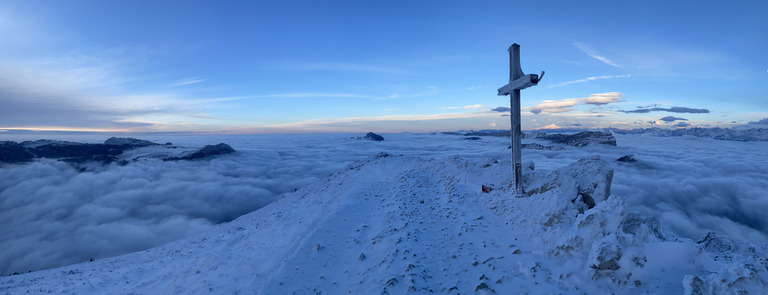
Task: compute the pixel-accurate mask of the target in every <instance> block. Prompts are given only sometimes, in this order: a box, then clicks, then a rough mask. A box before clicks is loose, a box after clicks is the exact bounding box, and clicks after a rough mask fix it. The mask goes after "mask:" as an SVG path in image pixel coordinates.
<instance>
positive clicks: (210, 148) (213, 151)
mask: <svg viewBox="0 0 768 295" xmlns="http://www.w3.org/2000/svg"><path fill="white" fill-rule="evenodd" d="M234 152H235V149H233V148H232V147H231V146H229V145H227V144H226V143H220V144H217V145H206V146H204V147H203V148H201V149H199V150H197V151H195V152H193V153H191V154H189V155H186V156H183V157H170V158H165V159H163V160H164V161H177V160H196V159H203V158H207V157H211V156H216V155H225V154H229V153H234Z"/></svg>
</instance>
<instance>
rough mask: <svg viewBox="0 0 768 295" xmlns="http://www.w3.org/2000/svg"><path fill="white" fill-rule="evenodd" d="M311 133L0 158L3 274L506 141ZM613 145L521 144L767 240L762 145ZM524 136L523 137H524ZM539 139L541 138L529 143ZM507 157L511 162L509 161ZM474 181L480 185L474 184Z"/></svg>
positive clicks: (700, 224)
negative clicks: (117, 155)
mask: <svg viewBox="0 0 768 295" xmlns="http://www.w3.org/2000/svg"><path fill="white" fill-rule="evenodd" d="M363 135H364V134H311V135H228V136H217V135H197V136H191V135H178V134H177V135H174V134H170V135H156V134H155V135H136V136H134V137H137V138H141V139H146V140H151V141H154V142H159V143H165V142H173V143H174V144H175V145H179V146H190V147H201V146H203V145H206V144H216V143H219V142H225V143H228V144H229V145H230V146H232V147H233V148H234V149H235V150H237V153H235V154H231V155H224V156H219V157H215V158H213V159H208V160H200V161H174V162H162V161H159V160H158V161H155V160H148V161H139V162H135V163H131V164H128V165H125V166H119V165H114V164H113V165H109V166H106V167H101V166H94V167H91V168H90V169H88V171H86V172H79V171H77V170H76V169H74V168H73V167H71V166H70V165H69V164H66V163H63V162H59V161H55V160H41V161H37V162H34V163H31V164H23V165H5V166H2V167H0V223H2V224H3V227H0V249H3V251H0V274H10V273H13V272H26V271H29V270H33V271H34V270H39V269H45V268H51V267H56V266H62V265H67V264H71V263H78V262H84V261H88V260H89V259H90V258H94V259H100V258H104V257H110V256H114V255H119V254H123V253H128V252H133V251H140V250H144V249H148V248H151V247H154V246H158V245H161V244H164V243H167V242H170V241H173V240H177V239H179V238H182V237H186V236H190V235H193V234H196V233H200V232H202V231H205V230H207V229H210V228H212V226H214V225H215V224H218V223H221V222H226V221H230V220H233V219H235V218H237V217H238V216H240V215H242V214H245V213H248V212H252V211H254V210H256V209H258V208H260V207H263V206H265V205H266V204H268V203H269V202H271V201H273V200H274V199H276V198H279V197H280V196H282V195H284V194H286V193H289V192H293V191H294V190H297V189H301V188H302V187H304V186H306V185H308V184H309V183H312V182H314V181H318V180H320V179H322V178H324V177H326V176H328V175H330V174H332V173H334V172H335V171H338V170H340V169H343V168H344V167H345V166H347V165H348V164H350V163H351V162H353V161H356V160H359V159H363V158H365V157H369V156H372V155H375V154H377V153H379V152H381V151H385V152H388V153H390V154H396V155H397V154H404V155H413V156H421V157H435V158H440V157H445V156H451V155H456V154H458V155H460V156H462V157H465V158H472V159H499V160H502V161H504V160H507V159H508V158H509V155H510V151H509V150H508V149H507V146H508V145H509V140H508V139H507V138H500V137H484V138H482V139H481V140H477V141H472V140H465V139H464V138H463V137H461V136H453V135H439V134H438V135H429V134H407V133H404V134H383V135H384V137H385V141H382V142H373V141H367V140H358V139H354V138H352V137H357V136H363ZM108 137H109V136H105V135H101V134H75V135H72V134H69V135H63V134H41V133H34V134H19V133H13V134H2V133H0V140H14V141H22V140H34V139H40V138H49V139H50V138H53V139H61V140H71V141H78V142H91V143H96V142H103V141H104V140H105V139H106V138H108ZM617 139H618V145H619V146H618V147H613V146H606V145H593V146H589V147H585V148H576V147H567V148H566V149H564V150H561V151H547V150H524V151H523V158H524V161H529V160H532V161H534V162H535V163H536V167H537V169H554V168H558V167H561V166H565V165H567V164H569V163H572V162H574V161H576V160H577V159H579V158H582V157H586V156H590V155H596V154H597V155H601V156H603V157H604V158H605V159H607V160H610V161H612V162H613V160H615V159H617V158H619V157H621V156H623V155H628V154H634V155H635V158H636V159H637V160H638V161H637V162H634V163H620V162H614V166H615V169H616V173H615V176H614V182H613V193H614V194H615V195H621V196H625V197H627V198H629V200H630V204H631V205H630V206H631V210H633V211H640V212H643V213H645V214H649V215H652V216H656V217H658V218H659V219H660V220H661V222H662V225H663V226H665V227H666V228H667V229H669V230H671V231H673V232H675V233H677V234H678V235H680V236H682V237H685V238H691V239H696V238H698V237H700V236H701V235H703V234H704V233H706V232H707V231H710V230H713V231H718V232H721V233H724V234H727V235H730V236H733V237H736V238H740V239H744V240H747V241H750V242H753V243H756V244H764V243H766V242H768V235H767V234H766V229H768V217H766V215H764V214H763V213H762V212H766V210H768V193H767V192H768V181H767V180H766V179H767V178H768V165H767V164H768V157H766V152H765V151H766V150H768V143H760V142H730V141H717V140H712V139H706V138H694V137H682V138H662V137H654V136H648V135H627V136H617ZM524 142H530V141H529V140H524ZM538 142H539V143H542V144H545V145H546V144H547V143H546V142H541V141H538ZM506 163H509V162H508V160H507V162H506ZM479 186H480V184H478V187H479Z"/></svg>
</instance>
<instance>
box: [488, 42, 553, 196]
mask: <svg viewBox="0 0 768 295" xmlns="http://www.w3.org/2000/svg"><path fill="white" fill-rule="evenodd" d="M507 51H509V83H508V84H507V85H504V86H502V87H501V88H499V94H498V95H500V96H501V95H507V94H509V105H510V109H509V113H510V118H511V121H512V126H511V129H512V130H511V132H510V134H509V136H510V137H511V139H512V183H514V185H515V193H517V194H522V193H523V183H522V181H523V169H522V163H521V159H520V138H521V136H522V131H521V129H520V90H521V89H525V88H528V87H531V86H535V85H536V84H538V83H539V81H541V78H543V77H544V71H541V76H539V75H536V74H528V75H526V74H523V70H522V69H520V45H517V43H515V44H512V46H509V49H507Z"/></svg>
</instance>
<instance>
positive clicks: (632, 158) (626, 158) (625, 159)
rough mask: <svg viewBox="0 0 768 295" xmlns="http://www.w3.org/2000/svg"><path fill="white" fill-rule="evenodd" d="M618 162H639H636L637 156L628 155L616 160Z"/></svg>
mask: <svg viewBox="0 0 768 295" xmlns="http://www.w3.org/2000/svg"><path fill="white" fill-rule="evenodd" d="M616 161H619V162H625V163H632V162H637V160H635V155H626V156H623V157H621V158H618V159H616Z"/></svg>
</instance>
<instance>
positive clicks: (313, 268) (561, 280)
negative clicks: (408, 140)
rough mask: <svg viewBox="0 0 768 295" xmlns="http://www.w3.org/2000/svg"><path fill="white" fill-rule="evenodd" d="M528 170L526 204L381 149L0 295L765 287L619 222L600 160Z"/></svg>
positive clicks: (699, 248) (754, 258)
mask: <svg viewBox="0 0 768 295" xmlns="http://www.w3.org/2000/svg"><path fill="white" fill-rule="evenodd" d="M533 166H534V165H532V164H529V165H526V167H529V168H528V169H527V170H526V173H525V175H526V176H525V179H524V183H526V185H527V187H528V188H530V189H531V190H530V191H531V193H529V195H519V196H516V195H513V194H512V193H511V192H510V189H508V184H507V183H506V182H507V175H508V173H509V162H504V161H501V162H499V161H495V160H487V159H486V160H466V159H463V158H461V157H458V156H454V157H448V158H442V159H423V158H419V157H410V156H391V155H389V154H386V153H380V154H378V155H377V156H373V157H370V158H368V159H366V160H362V161H358V162H356V163H354V164H352V165H350V166H348V167H347V168H346V169H344V170H342V171H338V172H337V173H335V174H333V175H331V176H329V177H327V178H325V179H323V180H322V181H319V182H316V183H314V184H312V185H310V186H308V187H305V188H304V189H302V190H300V191H298V192H296V193H292V194H287V195H285V196H284V197H283V198H281V199H278V200H277V201H275V202H273V203H271V204H270V205H268V206H266V207H264V208H262V209H259V210H257V211H255V212H253V213H250V214H247V215H244V216H242V217H240V218H238V219H237V220H235V221H232V222H229V223H226V224H221V225H219V226H217V227H216V229H215V230H213V231H210V232H206V233H203V234H200V235H197V236H194V237H191V238H187V239H184V240H180V241H176V242H173V243H170V244H167V245H165V246H161V247H158V248H153V249H150V250H146V251H143V252H136V253H132V254H128V255H123V256H118V257H113V258H108V259H102V260H96V261H93V262H86V263H82V264H77V265H71V266H67V267H63V268H58V269H51V270H45V271H39V272H34V273H29V274H23V275H18V276H10V277H2V278H0V294H5V293H9V294H16V293H25V292H30V293H72V294H86V293H131V292H133V293H141V294H144V293H150V294H169V293H176V294H181V293H209V292H213V293H217V294H221V293H255V294H290V293H297V294H307V293H311V294H316V293H322V294H338V293H353V294H404V293H443V294H459V293H461V294H473V293H494V292H495V293H497V294H524V293H537V294H539V293H568V294H594V293H601V294H604V293H620V294H641V293H656V294H658V293H673V294H674V293H677V294H679V293H682V292H683V291H685V292H686V293H692V294H697V292H704V293H707V294H708V293H713V292H714V293H736V292H739V291H749V292H750V294H751V293H760V292H761V291H763V292H765V291H766V290H767V289H766V286H768V271H767V269H768V268H767V267H768V264H767V263H766V256H765V251H757V250H753V249H760V248H757V247H754V246H751V245H746V244H744V243H743V242H736V241H734V240H730V239H727V238H722V237H720V236H716V235H712V236H710V237H705V238H704V239H702V240H701V241H698V242H695V241H691V240H685V239H679V238H676V237H673V236H672V235H671V234H669V233H667V232H665V231H664V230H663V227H662V226H663V225H660V224H659V223H658V221H657V220H655V219H654V218H648V217H644V216H642V215H639V214H635V213H628V208H627V206H628V205H627V203H626V202H625V201H624V199H623V198H622V197H620V196H612V195H610V181H611V176H612V170H611V169H610V166H609V165H608V164H607V163H606V162H605V161H604V160H602V159H600V158H598V157H593V158H587V159H583V160H581V161H579V162H577V163H574V164H572V165H569V166H566V167H563V168H561V169H557V170H554V171H539V170H531V168H533ZM483 185H485V186H487V187H492V188H493V190H491V191H490V192H489V193H483V192H482V191H481V186H483ZM534 189H535V190H536V191H533V190H534ZM587 196H588V197H589V198H587ZM588 199H591V200H592V203H593V204H588V201H587V200H588ZM737 243H738V244H737ZM723 249H726V250H723ZM727 249H740V250H739V251H735V252H733V253H730V252H728V251H727Z"/></svg>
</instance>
